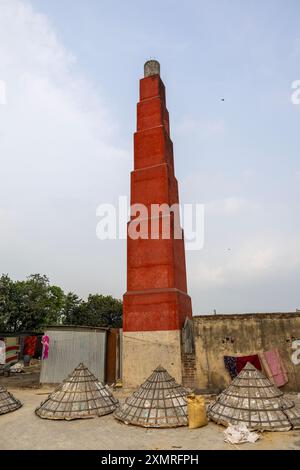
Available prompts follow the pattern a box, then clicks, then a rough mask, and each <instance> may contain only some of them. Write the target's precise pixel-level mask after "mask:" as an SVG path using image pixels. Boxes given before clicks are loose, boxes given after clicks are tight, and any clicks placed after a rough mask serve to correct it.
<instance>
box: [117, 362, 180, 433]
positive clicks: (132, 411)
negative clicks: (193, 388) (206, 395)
mask: <svg viewBox="0 0 300 470" xmlns="http://www.w3.org/2000/svg"><path fill="white" fill-rule="evenodd" d="M188 393H189V392H188V391H187V390H186V389H185V388H184V387H182V386H181V385H178V384H177V383H176V382H175V379H174V378H173V377H171V376H170V374H169V373H168V372H167V371H166V370H165V369H164V368H163V367H157V369H155V370H154V371H153V373H152V374H151V375H150V377H149V378H148V379H147V380H146V382H144V383H143V384H142V385H141V386H140V387H139V388H138V390H136V391H135V392H134V393H133V394H132V395H131V396H130V397H129V398H127V400H126V401H125V403H124V405H122V406H120V408H118V409H117V410H116V412H115V414H114V416H115V418H117V419H119V420H120V421H123V422H124V423H126V424H135V425H137V426H144V427H149V428H151V427H152V428H172V427H177V426H186V425H187V422H188V421H187V400H186V396H187V395H188Z"/></svg>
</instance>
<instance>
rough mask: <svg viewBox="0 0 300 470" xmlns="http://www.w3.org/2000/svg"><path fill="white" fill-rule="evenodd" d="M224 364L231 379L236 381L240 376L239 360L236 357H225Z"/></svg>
mask: <svg viewBox="0 0 300 470" xmlns="http://www.w3.org/2000/svg"><path fill="white" fill-rule="evenodd" d="M224 364H225V367H226V369H227V370H228V372H229V374H230V377H231V378H232V379H234V378H235V377H236V376H237V375H238V371H237V358H236V357H234V356H224Z"/></svg>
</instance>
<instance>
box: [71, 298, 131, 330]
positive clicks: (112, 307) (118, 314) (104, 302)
mask: <svg viewBox="0 0 300 470" xmlns="http://www.w3.org/2000/svg"><path fill="white" fill-rule="evenodd" d="M122 310H123V307H122V302H121V300H118V299H114V298H113V297H112V296H110V295H107V296H105V295H99V294H94V295H89V297H88V300H87V301H86V302H81V303H80V305H78V306H77V307H76V306H75V308H74V309H73V310H72V315H71V316H69V317H68V318H69V319H70V318H71V320H67V321H66V323H67V324H73V325H85V326H104V327H112V328H120V327H122Z"/></svg>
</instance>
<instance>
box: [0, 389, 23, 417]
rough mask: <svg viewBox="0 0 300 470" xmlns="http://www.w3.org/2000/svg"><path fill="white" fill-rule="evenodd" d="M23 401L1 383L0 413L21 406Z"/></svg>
mask: <svg viewBox="0 0 300 470" xmlns="http://www.w3.org/2000/svg"><path fill="white" fill-rule="evenodd" d="M21 406H22V403H21V402H20V401H19V400H17V399H16V398H15V397H14V396H13V395H12V394H11V393H9V392H8V391H7V390H6V388H4V387H2V385H0V415H3V414H5V413H10V412H11V411H15V410H17V409H18V408H21Z"/></svg>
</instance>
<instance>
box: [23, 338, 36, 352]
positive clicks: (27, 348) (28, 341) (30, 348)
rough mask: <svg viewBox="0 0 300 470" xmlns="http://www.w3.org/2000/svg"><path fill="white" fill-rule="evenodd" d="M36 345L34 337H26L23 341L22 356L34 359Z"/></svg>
mask: <svg viewBox="0 0 300 470" xmlns="http://www.w3.org/2000/svg"><path fill="white" fill-rule="evenodd" d="M36 343H37V337H36V336H26V338H25V341H24V350H23V354H24V355H26V356H30V357H34V355H35V348H36Z"/></svg>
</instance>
